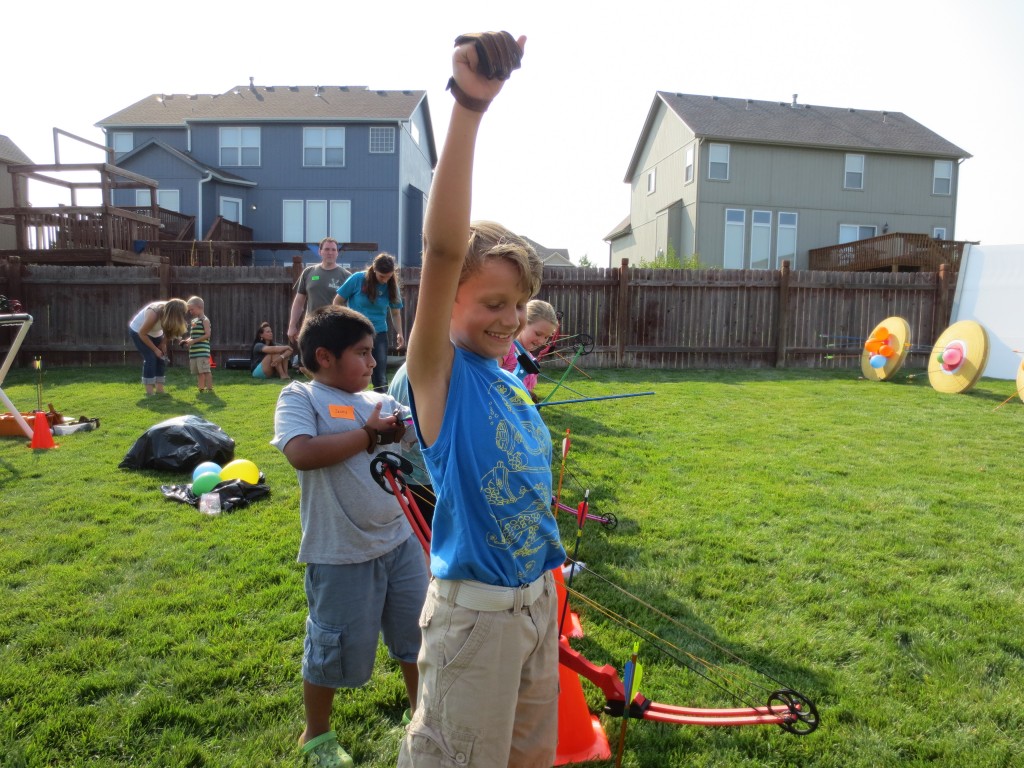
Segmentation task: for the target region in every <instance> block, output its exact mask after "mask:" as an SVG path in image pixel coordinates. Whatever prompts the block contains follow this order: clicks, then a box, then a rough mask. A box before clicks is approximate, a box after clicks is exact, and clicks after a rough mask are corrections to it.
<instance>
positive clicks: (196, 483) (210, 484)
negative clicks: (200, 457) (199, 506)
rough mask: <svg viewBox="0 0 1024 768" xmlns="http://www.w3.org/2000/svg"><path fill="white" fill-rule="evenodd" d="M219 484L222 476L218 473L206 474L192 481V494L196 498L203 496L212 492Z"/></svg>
mask: <svg viewBox="0 0 1024 768" xmlns="http://www.w3.org/2000/svg"><path fill="white" fill-rule="evenodd" d="M219 482H220V474H218V473H217V472H204V473H203V474H201V475H200V476H199V477H197V478H196V479H195V480H193V481H192V493H194V494H195V495H196V496H202V495H203V494H204V493H209V492H210V491H212V490H213V489H214V486H216V485H217V483H219Z"/></svg>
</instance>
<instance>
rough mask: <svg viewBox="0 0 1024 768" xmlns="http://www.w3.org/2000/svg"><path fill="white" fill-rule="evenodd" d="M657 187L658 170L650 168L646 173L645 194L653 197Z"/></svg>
mask: <svg viewBox="0 0 1024 768" xmlns="http://www.w3.org/2000/svg"><path fill="white" fill-rule="evenodd" d="M657 186H658V169H657V168H651V170H649V171H648V172H647V194H648V195H653V194H654V190H655V189H656V188H657Z"/></svg>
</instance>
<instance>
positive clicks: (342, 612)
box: [302, 536, 428, 688]
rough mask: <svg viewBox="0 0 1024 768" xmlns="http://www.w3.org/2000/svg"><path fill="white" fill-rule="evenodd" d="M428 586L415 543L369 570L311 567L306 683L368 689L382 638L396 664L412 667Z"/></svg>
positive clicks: (377, 561)
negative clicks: (381, 637) (363, 686)
mask: <svg viewBox="0 0 1024 768" xmlns="http://www.w3.org/2000/svg"><path fill="white" fill-rule="evenodd" d="M427 579H428V577H427V563H426V558H424V557H423V548H422V547H421V546H420V543H419V541H418V540H417V539H416V537H415V536H410V537H409V538H408V539H406V541H405V543H404V544H400V545H399V546H397V547H395V549H393V550H391V551H390V552H388V553H387V554H385V555H381V556H380V557H378V558H375V559H374V560H368V561H366V562H364V563H354V564H352V565H324V564H320V563H309V564H307V565H306V602H307V603H308V604H309V616H308V617H307V619H306V640H305V645H304V648H303V654H302V679H303V680H306V681H307V682H310V683H312V684H313V685H319V686H322V687H324V688H358V687H359V686H361V685H364V684H365V683H366V682H367V681H368V680H369V679H370V675H371V674H372V672H373V663H374V660H375V658H376V656H377V642H378V638H379V636H380V634H381V632H383V634H384V644H385V645H386V646H387V649H388V653H389V654H390V655H391V658H393V659H397V660H398V661H405V662H411V663H414V662H415V661H416V657H417V655H418V654H419V651H420V637H421V633H420V625H419V616H420V611H421V610H422V609H423V600H424V598H425V597H426V594H427Z"/></svg>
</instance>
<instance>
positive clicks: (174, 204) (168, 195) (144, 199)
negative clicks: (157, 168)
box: [135, 189, 181, 212]
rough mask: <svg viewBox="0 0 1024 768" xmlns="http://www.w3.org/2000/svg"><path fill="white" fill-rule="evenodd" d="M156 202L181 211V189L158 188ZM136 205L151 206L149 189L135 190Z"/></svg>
mask: <svg viewBox="0 0 1024 768" xmlns="http://www.w3.org/2000/svg"><path fill="white" fill-rule="evenodd" d="M156 204H157V206H159V207H160V208H166V209H167V210H168V211H179V212H180V211H181V191H180V190H177V189H158V190H157V191H156ZM135 207H136V208H148V207H149V190H148V189H136V190H135Z"/></svg>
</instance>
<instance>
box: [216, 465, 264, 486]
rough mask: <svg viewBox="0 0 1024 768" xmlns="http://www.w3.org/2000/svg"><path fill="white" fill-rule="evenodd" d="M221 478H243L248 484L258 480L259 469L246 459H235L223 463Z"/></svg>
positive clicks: (254, 483)
mask: <svg viewBox="0 0 1024 768" xmlns="http://www.w3.org/2000/svg"><path fill="white" fill-rule="evenodd" d="M220 479H221V480H244V481H245V482H247V483H249V484H250V485H256V483H258V482H259V481H260V471H259V469H257V467H256V465H255V464H253V463H252V462H251V461H249V460H248V459H235V460H234V461H229V462H228V463H227V464H225V465H224V469H222V470H221V471H220Z"/></svg>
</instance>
